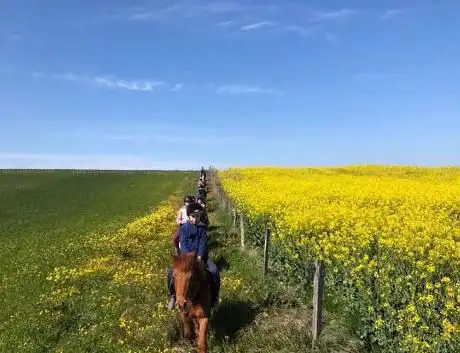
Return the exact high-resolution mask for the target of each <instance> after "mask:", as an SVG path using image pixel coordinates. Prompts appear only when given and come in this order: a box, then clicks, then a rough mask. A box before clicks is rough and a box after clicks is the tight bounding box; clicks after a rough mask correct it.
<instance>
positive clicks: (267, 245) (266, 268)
mask: <svg viewBox="0 0 460 353" xmlns="http://www.w3.org/2000/svg"><path fill="white" fill-rule="evenodd" d="M269 243H270V228H269V227H267V229H265V243H264V271H263V276H264V278H265V276H266V275H267V270H268V248H269Z"/></svg>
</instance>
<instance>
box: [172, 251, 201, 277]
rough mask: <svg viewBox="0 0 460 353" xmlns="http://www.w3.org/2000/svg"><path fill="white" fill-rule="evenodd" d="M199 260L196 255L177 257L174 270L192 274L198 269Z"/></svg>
mask: <svg viewBox="0 0 460 353" xmlns="http://www.w3.org/2000/svg"><path fill="white" fill-rule="evenodd" d="M197 264H198V261H197V258H196V254H195V253H193V252H192V253H187V254H183V255H177V256H174V258H173V268H174V269H176V270H177V271H179V272H192V271H194V270H196V269H197Z"/></svg>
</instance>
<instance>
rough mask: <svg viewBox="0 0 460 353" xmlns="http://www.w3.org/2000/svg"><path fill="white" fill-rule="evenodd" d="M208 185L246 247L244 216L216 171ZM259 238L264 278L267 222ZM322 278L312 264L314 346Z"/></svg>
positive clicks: (267, 258) (320, 270) (317, 265)
mask: <svg viewBox="0 0 460 353" xmlns="http://www.w3.org/2000/svg"><path fill="white" fill-rule="evenodd" d="M209 176H210V178H209V179H210V184H211V186H212V188H213V191H214V192H215V195H216V198H217V202H218V204H219V206H220V207H221V210H222V211H223V212H224V213H226V214H228V216H229V217H230V218H231V219H232V227H233V229H234V230H236V231H237V232H239V234H240V246H241V247H242V248H245V247H247V242H246V229H245V224H246V222H245V215H244V214H242V213H240V214H238V212H237V208H236V207H235V203H234V202H233V201H232V200H231V199H230V198H229V197H228V196H227V195H226V193H225V190H224V189H223V187H222V185H221V183H220V181H219V178H218V176H217V171H216V170H215V169H214V168H212V167H210V169H209ZM261 228H262V231H261V232H260V237H262V236H263V237H264V242H263V262H262V264H263V265H262V268H261V273H262V276H263V277H264V278H266V277H267V276H268V274H269V263H270V254H271V253H270V236H271V229H270V226H269V223H268V222H265V224H264V225H263V226H262V227H261ZM324 278H325V268H324V264H323V263H322V262H321V261H315V263H314V277H313V298H312V304H313V313H312V320H311V321H312V327H311V332H312V342H313V345H315V343H316V341H317V340H318V338H319V336H320V334H321V328H322V321H323V320H322V319H323V295H324Z"/></svg>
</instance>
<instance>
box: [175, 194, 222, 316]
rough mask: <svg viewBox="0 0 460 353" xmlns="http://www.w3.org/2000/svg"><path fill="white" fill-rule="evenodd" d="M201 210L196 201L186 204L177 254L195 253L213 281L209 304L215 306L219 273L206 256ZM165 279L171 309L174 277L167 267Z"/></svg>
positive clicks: (205, 233)
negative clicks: (185, 216)
mask: <svg viewBox="0 0 460 353" xmlns="http://www.w3.org/2000/svg"><path fill="white" fill-rule="evenodd" d="M203 211H204V210H203V207H202V206H201V205H200V204H198V203H196V202H193V203H191V204H190V205H188V206H187V216H188V222H187V223H185V224H184V225H182V226H181V227H180V231H179V254H186V253H191V252H194V253H196V254H197V260H198V261H201V263H202V264H203V266H204V267H205V268H206V267H207V270H208V272H209V273H210V275H211V277H212V280H213V282H214V283H213V284H212V286H211V288H212V293H211V294H212V295H211V296H212V303H211V306H215V305H216V304H217V300H218V298H219V290H220V275H219V269H218V268H217V266H216V264H214V262H213V261H212V260H211V259H210V258H209V256H208V236H207V227H206V225H205V224H204V222H203V221H202V219H201V218H202V214H203ZM167 281H168V291H169V295H170V300H169V304H168V309H169V310H173V309H174V308H175V306H176V296H175V289H174V278H173V276H172V270H171V269H170V268H168V273H167Z"/></svg>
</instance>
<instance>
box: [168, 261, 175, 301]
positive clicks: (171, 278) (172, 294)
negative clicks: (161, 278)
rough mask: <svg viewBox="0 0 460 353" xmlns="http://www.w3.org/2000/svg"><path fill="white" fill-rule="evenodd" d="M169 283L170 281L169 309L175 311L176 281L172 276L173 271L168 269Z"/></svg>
mask: <svg viewBox="0 0 460 353" xmlns="http://www.w3.org/2000/svg"><path fill="white" fill-rule="evenodd" d="M167 271H168V272H167V281H168V292H169V297H170V299H169V304H168V309H169V310H173V309H174V307H175V306H176V291H175V288H174V279H173V276H172V270H171V269H170V268H168V270H167Z"/></svg>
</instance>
